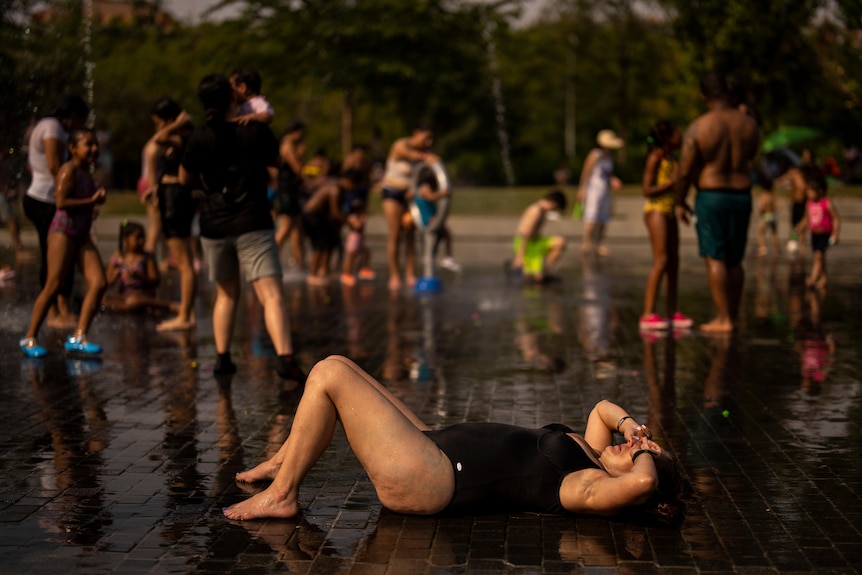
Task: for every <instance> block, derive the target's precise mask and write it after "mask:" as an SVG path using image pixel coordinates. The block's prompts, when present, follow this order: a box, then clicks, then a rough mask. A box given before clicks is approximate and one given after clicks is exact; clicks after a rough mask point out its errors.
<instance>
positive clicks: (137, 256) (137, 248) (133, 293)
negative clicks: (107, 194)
mask: <svg viewBox="0 0 862 575" xmlns="http://www.w3.org/2000/svg"><path fill="white" fill-rule="evenodd" d="M144 240H145V233H144V227H143V226H142V225H141V224H138V223H135V222H126V221H123V223H122V224H120V245H119V249H118V250H117V251H115V252H114V253H113V255H112V256H111V259H110V260H109V261H108V270H107V273H106V274H105V275H106V276H107V280H108V285H114V284H116V285H117V291H118V294H117V295H114V294H109V295H105V297H104V298H103V299H102V304H103V305H104V306H105V307H107V308H109V309H114V310H117V311H137V310H143V309H147V308H156V309H171V310H174V311H177V309H178V308H179V306H178V304H176V303H172V302H169V301H165V300H160V299H158V298H156V293H155V290H156V286H158V285H159V268H158V266H157V265H156V261H155V258H153V257H152V254H150V253H148V252H146V251H144Z"/></svg>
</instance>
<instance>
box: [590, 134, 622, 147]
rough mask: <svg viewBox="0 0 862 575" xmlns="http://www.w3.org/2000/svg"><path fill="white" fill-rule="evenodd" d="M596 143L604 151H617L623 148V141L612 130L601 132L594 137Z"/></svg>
mask: <svg viewBox="0 0 862 575" xmlns="http://www.w3.org/2000/svg"><path fill="white" fill-rule="evenodd" d="M596 143H598V145H599V146H601V147H602V148H605V149H606V150H619V149H620V148H622V147H623V139H622V138H620V137H619V136H617V133H616V132H614V131H613V130H602V131H601V132H599V135H598V136H596Z"/></svg>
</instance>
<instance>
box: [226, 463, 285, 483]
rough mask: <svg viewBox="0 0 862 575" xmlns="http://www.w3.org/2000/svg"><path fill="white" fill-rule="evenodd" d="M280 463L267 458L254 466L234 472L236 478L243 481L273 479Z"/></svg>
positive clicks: (253, 481) (251, 481)
mask: <svg viewBox="0 0 862 575" xmlns="http://www.w3.org/2000/svg"><path fill="white" fill-rule="evenodd" d="M279 468H281V464H280V463H277V462H276V461H274V460H272V459H269V460H267V461H264V462H263V463H261V464H260V465H258V466H256V467H252V468H251V469H247V470H245V471H240V472H239V473H237V474H236V480H237V481H242V482H244V483H255V482H256V481H272V480H273V479H275V475H276V473H278V470H279Z"/></svg>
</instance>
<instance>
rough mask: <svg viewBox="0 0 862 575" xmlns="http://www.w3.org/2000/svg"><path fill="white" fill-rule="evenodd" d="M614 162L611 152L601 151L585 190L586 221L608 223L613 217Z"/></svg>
mask: <svg viewBox="0 0 862 575" xmlns="http://www.w3.org/2000/svg"><path fill="white" fill-rule="evenodd" d="M613 174H614V162H613V160H612V159H611V157H610V155H609V154H605V153H601V155H600V156H599V159H598V160H597V161H596V163H595V165H594V166H593V169H592V172H590V176H589V178H588V179H587V189H586V190H585V191H584V221H585V222H598V223H601V224H604V223H607V222H608V220H610V219H611V177H613Z"/></svg>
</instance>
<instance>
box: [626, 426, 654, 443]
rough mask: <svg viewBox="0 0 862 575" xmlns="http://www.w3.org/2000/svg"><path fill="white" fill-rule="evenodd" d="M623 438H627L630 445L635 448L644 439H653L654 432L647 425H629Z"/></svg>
mask: <svg viewBox="0 0 862 575" xmlns="http://www.w3.org/2000/svg"><path fill="white" fill-rule="evenodd" d="M623 437H625V438H626V441H627V442H628V444H629V445H632V446H634V445H635V444H637V442H639V441H640V440H642V439H652V432H651V431H650V430H649V427H647V426H646V425H629V426H628V427H626V429H625V433H624V434H623Z"/></svg>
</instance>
